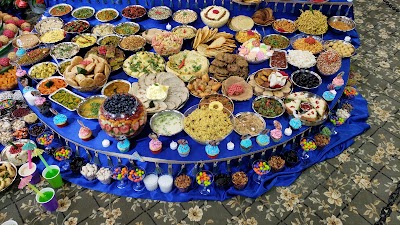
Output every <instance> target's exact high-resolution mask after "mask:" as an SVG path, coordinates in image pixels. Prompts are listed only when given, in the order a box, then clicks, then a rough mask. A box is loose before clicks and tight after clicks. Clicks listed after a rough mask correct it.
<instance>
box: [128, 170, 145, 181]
mask: <svg viewBox="0 0 400 225" xmlns="http://www.w3.org/2000/svg"><path fill="white" fill-rule="evenodd" d="M144 175H145V172H144V170H143V169H141V168H136V169H132V170H130V171H129V175H128V179H129V180H130V181H133V182H139V181H142V180H143V178H144Z"/></svg>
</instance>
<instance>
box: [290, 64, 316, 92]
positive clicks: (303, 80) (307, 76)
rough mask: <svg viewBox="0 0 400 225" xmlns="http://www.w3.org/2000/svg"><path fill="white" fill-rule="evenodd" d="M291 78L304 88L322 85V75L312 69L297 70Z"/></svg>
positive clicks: (295, 83)
mask: <svg viewBox="0 0 400 225" xmlns="http://www.w3.org/2000/svg"><path fill="white" fill-rule="evenodd" d="M290 79H291V81H292V83H293V84H294V85H296V86H297V87H300V88H303V89H307V90H309V89H314V88H317V87H319V86H320V85H321V83H322V79H321V77H320V76H319V75H318V74H317V73H315V72H313V71H310V70H304V69H301V70H296V71H294V72H293V73H292V75H291V76H290Z"/></svg>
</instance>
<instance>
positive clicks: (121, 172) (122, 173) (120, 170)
mask: <svg viewBox="0 0 400 225" xmlns="http://www.w3.org/2000/svg"><path fill="white" fill-rule="evenodd" d="M127 175H128V167H126V166H117V167H114V169H113V174H112V178H113V179H114V180H117V181H119V182H118V185H117V188H119V189H123V188H125V187H126V185H127V182H126V176H127Z"/></svg>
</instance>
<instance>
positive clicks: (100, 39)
mask: <svg viewBox="0 0 400 225" xmlns="http://www.w3.org/2000/svg"><path fill="white" fill-rule="evenodd" d="M108 37H117V38H118V39H119V42H121V39H122V38H121V37H120V36H118V35H115V34H110V35H106V36H103V37H101V38H99V39H98V40H97V42H96V43H97V44H98V45H100V46H101V41H103V40H104V39H105V38H108ZM118 45H119V43H118V44H117V45H116V46H115V47H117V46H118Z"/></svg>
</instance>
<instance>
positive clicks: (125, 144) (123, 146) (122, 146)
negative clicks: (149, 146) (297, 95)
mask: <svg viewBox="0 0 400 225" xmlns="http://www.w3.org/2000/svg"><path fill="white" fill-rule="evenodd" d="M130 146H131V143H130V142H129V140H128V139H125V140H123V141H118V143H117V148H118V150H119V151H120V152H127V151H128V150H129V147H130Z"/></svg>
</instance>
